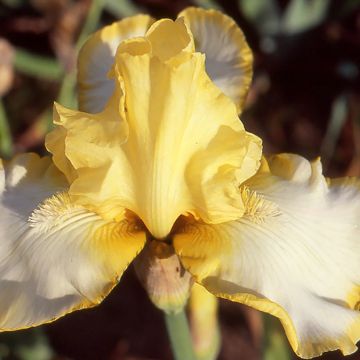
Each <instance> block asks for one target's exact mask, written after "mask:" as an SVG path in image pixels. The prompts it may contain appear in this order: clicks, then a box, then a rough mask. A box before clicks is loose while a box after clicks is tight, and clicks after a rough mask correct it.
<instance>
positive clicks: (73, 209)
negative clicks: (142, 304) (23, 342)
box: [0, 154, 145, 330]
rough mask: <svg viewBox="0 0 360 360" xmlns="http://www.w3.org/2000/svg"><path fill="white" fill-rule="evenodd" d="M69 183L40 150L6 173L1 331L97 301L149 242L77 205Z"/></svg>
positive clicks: (1, 204) (1, 193)
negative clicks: (69, 191)
mask: <svg viewBox="0 0 360 360" xmlns="http://www.w3.org/2000/svg"><path fill="white" fill-rule="evenodd" d="M66 185H67V184H66V181H65V179H64V177H63V176H62V175H61V174H60V173H59V171H58V170H57V169H55V167H54V166H53V165H52V164H51V162H50V159H49V158H42V159H41V158H39V157H38V156H37V155H35V154H25V155H20V156H18V157H16V158H15V159H13V160H12V161H11V162H10V163H7V164H6V165H5V167H3V166H2V168H1V170H0V213H1V218H0V238H1V242H0V288H1V292H0V330H16V329H22V328H27V327H30V326H36V325H40V324H42V323H44V322H49V321H52V320H55V319H56V318H58V317H60V316H62V315H65V314H66V313H68V312H70V311H73V310H77V309H81V308H85V307H91V306H94V305H96V304H98V303H99V302H100V301H101V300H102V299H103V297H104V296H106V295H107V294H108V293H109V291H110V290H111V289H112V287H113V286H114V285H115V284H116V283H117V280H118V278H119V277H120V276H121V274H122V272H123V271H124V270H125V268H126V267H127V265H128V263H129V262H130V261H131V260H132V259H133V258H134V256H135V255H136V253H138V252H139V251H140V250H141V248H142V246H143V245H144V242H145V237H144V236H143V234H142V233H138V232H136V231H133V230H134V229H132V232H133V233H132V235H128V230H129V226H130V225H129V224H128V223H127V222H126V221H123V222H119V223H116V224H115V223H112V222H110V221H104V220H102V219H101V218H100V217H99V215H97V214H95V213H93V212H90V211H87V210H86V209H84V208H82V207H81V206H78V205H73V204H72V203H71V201H70V198H69V196H68V195H67V194H66V193H64V192H63V191H64V190H65V189H66ZM54 194H56V195H54ZM124 239H126V241H127V242H128V244H127V246H126V248H125V247H124V246H123V241H124Z"/></svg>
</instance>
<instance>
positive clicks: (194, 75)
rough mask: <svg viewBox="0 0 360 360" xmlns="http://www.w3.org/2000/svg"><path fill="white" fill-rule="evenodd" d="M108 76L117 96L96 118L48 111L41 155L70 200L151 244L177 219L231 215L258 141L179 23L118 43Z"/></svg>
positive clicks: (252, 168)
mask: <svg viewBox="0 0 360 360" xmlns="http://www.w3.org/2000/svg"><path fill="white" fill-rule="evenodd" d="M174 39H176V44H177V45H176V46H175V45H174V46H170V45H169V46H167V44H171V43H172V41H173V40H174ZM161 44H162V45H164V46H165V45H166V46H165V48H166V51H165V50H164V48H163V46H161ZM112 75H113V76H114V77H115V78H116V84H117V86H118V88H119V91H115V92H114V94H113V95H112V97H111V99H110V100H109V103H108V104H107V106H106V108H105V110H104V111H103V112H102V113H98V114H88V113H83V112H76V111H71V110H67V109H64V108H62V107H60V106H57V107H56V111H57V114H56V115H55V123H56V124H58V125H59V127H58V128H57V129H55V131H54V132H53V133H52V134H50V135H49V136H48V138H47V148H48V149H49V151H50V152H52V153H53V154H54V162H55V164H56V165H57V166H58V167H59V169H60V170H61V171H63V172H64V173H65V174H67V178H68V179H69V181H70V182H71V186H70V193H71V195H72V196H76V197H77V198H78V201H81V203H82V204H85V205H86V206H90V205H94V206H95V207H96V208H97V211H100V212H102V213H103V211H102V210H101V209H103V208H104V204H105V208H106V209H107V210H108V209H109V204H110V203H111V204H112V206H111V207H112V209H111V211H110V215H108V216H107V218H110V217H111V216H115V217H116V216H117V214H120V213H121V212H123V211H124V209H128V210H131V211H132V212H133V213H135V214H136V215H138V216H139V217H140V218H141V219H142V221H143V222H144V223H145V225H146V227H147V229H148V230H149V231H150V232H151V233H152V235H153V236H154V237H157V238H165V237H166V236H167V235H168V234H169V232H170V231H171V228H172V226H173V224H174V222H175V221H176V219H177V218H178V217H179V216H180V215H181V214H186V213H192V214H195V215H196V216H198V217H201V218H202V219H203V220H204V221H206V222H221V221H226V220H232V219H236V218H238V217H239V216H241V215H242V213H243V210H244V209H243V204H242V199H241V196H240V194H239V192H238V185H239V184H240V183H241V182H243V181H245V180H246V179H248V178H249V177H251V176H252V175H253V174H254V173H255V172H256V170H257V168H258V166H259V163H260V157H261V140H260V139H258V138H257V137H256V136H254V135H252V134H249V133H247V132H246V131H245V129H244V127H243V125H242V123H241V122H240V121H239V119H238V116H237V112H236V108H235V106H234V104H233V103H232V101H231V100H230V99H229V98H228V97H226V96H225V95H224V94H222V92H221V91H220V90H219V89H218V88H217V87H216V86H214V85H213V83H212V82H211V80H210V79H209V78H208V76H207V74H206V72H205V66H204V57H203V55H201V54H199V53H194V48H193V39H192V37H191V34H190V33H189V31H188V29H187V28H186V26H185V24H184V21H183V19H178V20H176V21H175V22H173V21H171V20H169V19H165V20H161V21H158V22H156V23H155V24H154V25H153V26H152V27H151V28H150V29H149V31H148V33H147V34H146V36H145V37H144V38H137V39H131V40H126V41H124V42H123V43H122V44H121V45H120V46H119V48H118V51H117V55H116V59H115V66H114V67H113V69H112ZM70 165H71V166H70ZM69 169H70V170H69ZM73 171H74V173H73ZM74 174H75V175H74ZM89 178H91V179H94V181H91V182H90V181H89V180H88V179H89ZM95 179H96V181H95ZM114 214H115V215H114ZM104 216H105V215H104Z"/></svg>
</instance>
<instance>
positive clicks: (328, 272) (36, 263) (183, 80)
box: [0, 8, 360, 358]
mask: <svg viewBox="0 0 360 360" xmlns="http://www.w3.org/2000/svg"><path fill="white" fill-rule="evenodd" d="M78 70H79V77H78V80H79V82H78V87H79V103H80V110H81V111H75V110H70V109H66V108H64V107H62V106H61V105H58V104H57V105H56V106H55V110H54V123H55V125H56V127H55V129H54V130H53V131H52V132H51V133H50V134H49V135H48V136H47V139H46V147H47V149H48V150H49V152H50V153H52V158H50V157H45V158H39V157H38V156H37V155H35V154H25V155H19V156H17V157H16V158H14V159H13V160H12V161H9V162H5V161H4V162H3V163H2V166H1V182H0V188H1V205H0V209H1V210H0V211H1V218H0V237H1V243H0V283H1V291H0V328H1V330H16V329H19V328H26V327H31V326H36V325H39V324H42V323H45V322H49V321H53V320H54V319H56V318H58V317H60V316H63V315H64V314H66V313H69V312H71V311H74V310H77V309H81V308H86V307H91V306H94V305H96V304H98V303H99V302H101V301H102V299H103V298H104V297H105V296H106V295H107V294H108V293H109V292H110V291H111V289H112V288H113V287H114V286H115V285H116V284H117V282H118V281H119V279H120V277H121V275H122V274H123V272H124V271H125V269H126V268H127V267H128V265H129V264H130V263H131V262H132V261H133V260H134V259H135V258H136V259H135V267H136V271H137V273H138V274H139V277H140V278H141V279H142V281H143V283H144V284H145V286H146V287H147V289H148V291H149V295H150V297H151V298H152V299H153V301H154V302H155V303H156V304H157V305H158V306H160V307H163V308H165V309H166V308H167V307H176V306H182V305H183V303H184V302H185V301H186V298H187V295H188V292H189V290H190V288H191V286H192V282H193V281H195V282H196V283H198V284H200V285H201V286H203V287H205V288H206V289H207V290H208V291H209V292H210V293H212V294H214V295H216V296H218V297H221V298H225V299H230V300H232V301H236V302H240V303H243V304H246V305H249V306H252V307H254V308H256V309H259V310H262V311H265V312H268V313H270V314H272V315H274V316H276V317H278V318H280V320H281V322H282V324H283V326H284V328H285V331H286V334H287V336H288V339H289V341H290V344H291V346H292V347H293V349H294V351H295V352H296V353H297V354H298V355H300V356H302V357H305V358H309V357H313V356H317V355H319V354H321V353H322V352H324V351H328V350H334V349H340V350H341V351H342V352H343V353H344V354H350V353H352V352H354V351H355V350H356V345H355V343H356V342H357V341H358V340H359V338H360V313H359V312H358V311H357V310H358V309H359V303H360V287H359V284H360V271H359V270H360V241H359V240H360V236H359V235H360V230H359V224H360V220H359V219H360V186H359V182H358V181H356V180H352V179H337V180H329V179H326V178H324V176H323V175H322V170H321V163H320V161H319V160H316V161H314V162H308V161H307V160H305V159H304V158H302V157H300V156H297V155H291V154H281V155H277V156H272V157H269V158H265V157H263V156H262V145H261V140H260V139H259V138H258V137H256V136H255V135H253V134H250V133H248V132H247V131H246V130H245V129H244V126H243V125H242V123H241V122H240V121H239V118H238V114H239V113H240V112H241V109H242V107H243V103H244V99H245V96H246V94H247V91H248V88H249V84H250V81H251V75H252V55H251V51H250V49H249V47H248V45H247V44H246V41H245V38H244V36H243V34H242V32H241V30H240V29H239V28H238V27H237V25H236V24H235V22H234V21H233V20H232V19H230V18H229V17H227V16H225V15H223V14H221V13H219V12H217V11H214V10H210V11H206V10H201V9H195V8H189V9H186V10H185V11H183V12H182V13H181V14H180V15H179V17H178V18H177V20H176V21H172V20H169V19H163V20H160V21H156V22H155V21H154V20H153V19H152V18H150V17H149V16H145V15H139V16H134V17H131V18H127V19H124V20H122V21H120V22H117V23H114V24H113V25H110V26H107V27H105V28H103V29H102V30H100V31H99V32H97V33H95V34H94V35H93V36H92V37H91V38H90V39H89V40H88V41H87V42H86V44H85V45H84V47H83V49H82V51H81V53H80V56H79V69H78ZM164 269H165V270H166V271H165V273H164ZM164 278H165V280H164ZM164 281H165V285H164ZM161 286H165V287H166V288H168V287H169V288H171V289H172V290H173V292H172V293H170V294H168V297H167V298H166V296H165V297H164V295H163V293H164V291H162V289H161Z"/></svg>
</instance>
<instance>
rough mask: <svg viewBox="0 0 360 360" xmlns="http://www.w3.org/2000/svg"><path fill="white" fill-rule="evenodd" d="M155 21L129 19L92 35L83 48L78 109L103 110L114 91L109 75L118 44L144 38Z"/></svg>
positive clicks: (142, 16)
mask: <svg viewBox="0 0 360 360" xmlns="http://www.w3.org/2000/svg"><path fill="white" fill-rule="evenodd" d="M153 22H154V20H153V19H152V18H151V17H150V16H148V15H136V16H132V17H128V18H126V19H123V20H121V21H118V22H115V23H113V24H112V25H109V26H106V27H104V28H103V29H101V30H99V31H98V32H96V33H95V34H93V35H92V36H91V37H90V38H89V39H88V40H87V42H86V43H85V45H84V46H83V47H82V49H81V51H80V54H79V61H78V90H79V108H80V110H83V111H87V112H89V113H97V112H100V111H102V110H103V109H104V107H105V104H106V102H107V101H108V99H109V98H110V96H111V94H112V93H113V91H114V80H113V79H109V78H108V77H107V74H108V72H109V70H110V69H111V66H112V65H113V63H114V56H115V53H116V49H117V47H118V46H119V44H120V43H121V42H122V41H124V40H126V39H129V38H133V37H138V36H144V35H145V33H146V31H147V30H148V29H149V27H150V25H151V24H152V23H153Z"/></svg>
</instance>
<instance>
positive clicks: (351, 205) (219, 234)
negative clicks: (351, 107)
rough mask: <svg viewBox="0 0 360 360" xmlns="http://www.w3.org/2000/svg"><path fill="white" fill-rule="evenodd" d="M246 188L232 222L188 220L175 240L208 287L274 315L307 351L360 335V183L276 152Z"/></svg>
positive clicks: (348, 348)
mask: <svg viewBox="0 0 360 360" xmlns="http://www.w3.org/2000/svg"><path fill="white" fill-rule="evenodd" d="M246 186H247V187H246V188H243V196H244V203H245V206H246V210H245V213H244V216H243V217H242V218H241V219H240V220H238V221H234V222H228V223H224V224H218V225H205V224H203V225H201V224H196V223H195V222H194V223H193V224H189V225H188V226H187V227H186V228H185V229H184V233H183V234H180V235H178V236H177V237H175V239H174V244H175V249H176V252H177V253H178V254H179V255H180V257H181V259H182V262H183V264H184V266H185V267H186V268H187V269H188V270H189V271H190V272H191V273H192V274H193V275H194V276H195V277H196V278H197V281H198V282H200V283H201V284H203V285H204V286H205V287H206V288H207V289H208V290H209V291H211V292H212V293H213V294H215V295H217V296H220V297H224V298H227V299H230V300H233V301H238V302H241V303H244V304H246V305H250V306H252V307H255V308H257V309H259V310H262V311H265V312H268V313H271V314H273V315H275V316H277V317H279V318H280V320H281V322H282V324H283V325H284V327H285V330H286V333H287V336H288V338H289V341H290V343H291V345H292V347H293V349H294V351H295V352H296V353H297V354H298V355H299V356H302V357H304V358H310V357H314V356H318V355H320V354H321V353H323V352H324V351H329V350H335V349H340V350H341V351H342V352H343V353H344V354H350V353H352V352H354V351H355V350H356V346H355V343H356V342H357V341H358V340H359V338H360V313H359V312H358V311H357V310H359V303H360V271H359V267H360V242H359V236H360V232H359V216H360V183H359V182H355V181H353V180H336V181H326V179H325V178H324V177H323V176H322V174H321V163H320V161H319V160H317V161H315V162H313V163H309V162H308V161H307V160H305V159H304V158H302V157H300V156H295V155H289V154H282V155H278V156H276V157H273V158H271V159H270V160H269V163H268V164H267V163H266V162H264V164H263V166H262V167H261V171H259V173H258V174H257V175H256V176H254V177H253V178H252V179H250V180H249V181H247V183H246Z"/></svg>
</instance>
